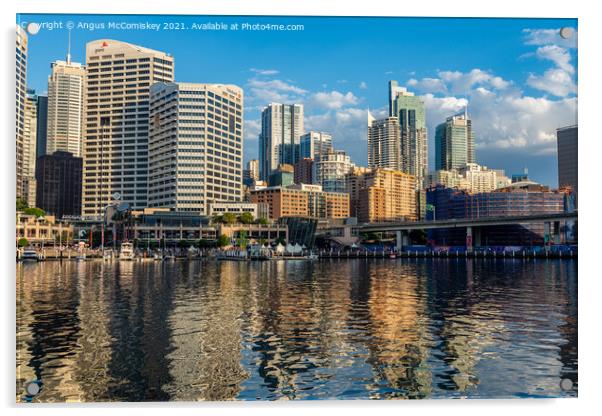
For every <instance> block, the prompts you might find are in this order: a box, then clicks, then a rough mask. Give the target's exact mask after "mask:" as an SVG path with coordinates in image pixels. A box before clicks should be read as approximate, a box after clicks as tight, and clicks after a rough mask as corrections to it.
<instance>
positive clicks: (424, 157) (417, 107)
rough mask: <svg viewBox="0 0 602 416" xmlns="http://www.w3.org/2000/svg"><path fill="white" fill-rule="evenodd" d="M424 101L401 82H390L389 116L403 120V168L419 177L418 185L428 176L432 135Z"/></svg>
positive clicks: (401, 129)
mask: <svg viewBox="0 0 602 416" xmlns="http://www.w3.org/2000/svg"><path fill="white" fill-rule="evenodd" d="M425 112H426V111H425V107H424V101H422V99H421V98H420V97H417V96H415V95H414V93H412V92H408V90H407V89H406V88H403V87H399V86H398V84H397V81H389V116H390V117H397V119H398V121H399V131H400V142H401V143H400V144H401V171H402V172H405V173H409V174H410V175H413V176H415V177H416V183H417V185H418V186H420V185H421V184H422V181H423V180H424V178H425V177H426V176H427V175H428V136H427V130H426V121H425Z"/></svg>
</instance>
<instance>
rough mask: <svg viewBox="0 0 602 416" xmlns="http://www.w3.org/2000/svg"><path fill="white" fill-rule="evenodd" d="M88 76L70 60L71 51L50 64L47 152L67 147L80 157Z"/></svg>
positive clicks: (83, 69)
mask: <svg viewBox="0 0 602 416" xmlns="http://www.w3.org/2000/svg"><path fill="white" fill-rule="evenodd" d="M85 76H86V70H85V68H84V67H83V66H82V65H81V64H79V63H76V62H71V58H70V56H69V55H67V60H66V61H55V62H53V63H52V64H51V73H50V76H49V77H48V116H47V117H48V130H47V139H46V154H49V155H51V154H53V153H54V152H56V151H64V152H69V153H71V154H73V156H76V157H81V155H82V143H83V125H82V123H83V115H84V114H83V112H84V80H85Z"/></svg>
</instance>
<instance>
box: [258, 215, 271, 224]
mask: <svg viewBox="0 0 602 416" xmlns="http://www.w3.org/2000/svg"><path fill="white" fill-rule="evenodd" d="M257 224H261V225H268V224H269V221H268V219H267V218H266V217H261V218H259V219H258V220H257Z"/></svg>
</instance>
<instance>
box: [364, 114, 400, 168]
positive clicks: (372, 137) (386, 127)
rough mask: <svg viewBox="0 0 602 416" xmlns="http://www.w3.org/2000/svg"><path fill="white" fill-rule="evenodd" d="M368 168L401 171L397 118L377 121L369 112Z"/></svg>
mask: <svg viewBox="0 0 602 416" xmlns="http://www.w3.org/2000/svg"><path fill="white" fill-rule="evenodd" d="M368 167H369V168H383V169H394V170H400V169H401V167H402V163H401V138H400V130H399V120H398V119H397V117H387V118H385V119H382V120H375V119H374V117H372V115H371V114H370V112H368Z"/></svg>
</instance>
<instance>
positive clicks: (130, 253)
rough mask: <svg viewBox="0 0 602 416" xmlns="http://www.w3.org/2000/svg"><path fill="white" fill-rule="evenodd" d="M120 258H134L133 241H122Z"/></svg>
mask: <svg viewBox="0 0 602 416" xmlns="http://www.w3.org/2000/svg"><path fill="white" fill-rule="evenodd" d="M119 260H134V246H133V245H132V243H121V250H120V251H119Z"/></svg>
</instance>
